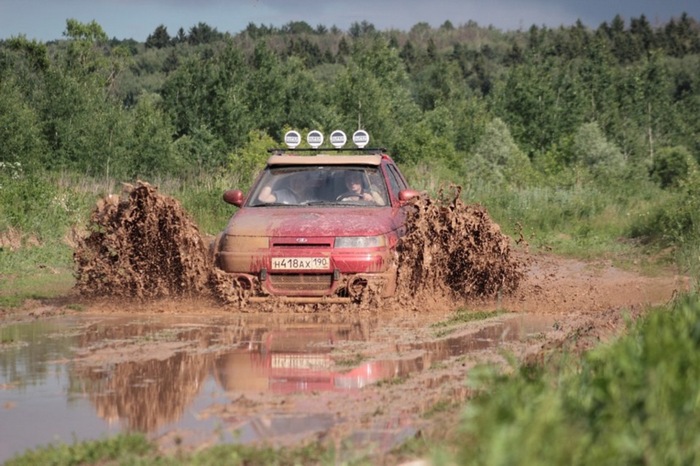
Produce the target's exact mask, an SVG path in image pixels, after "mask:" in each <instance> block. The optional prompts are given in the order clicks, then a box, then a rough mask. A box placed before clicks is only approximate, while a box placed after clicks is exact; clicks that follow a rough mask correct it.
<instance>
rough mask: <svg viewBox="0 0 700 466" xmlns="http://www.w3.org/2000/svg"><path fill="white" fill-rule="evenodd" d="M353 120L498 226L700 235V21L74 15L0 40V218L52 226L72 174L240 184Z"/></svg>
mask: <svg viewBox="0 0 700 466" xmlns="http://www.w3.org/2000/svg"><path fill="white" fill-rule="evenodd" d="M358 128H363V129H366V130H367V131H368V132H369V134H370V135H371V138H372V139H371V145H374V146H379V147H385V148H387V150H388V151H389V153H390V154H392V156H393V157H394V159H395V160H396V161H397V162H398V163H399V164H400V165H401V166H402V167H404V170H405V171H406V172H407V173H409V175H411V176H412V178H413V180H415V183H416V184H417V185H418V187H419V188H423V189H428V190H430V191H433V192H434V191H435V190H437V189H438V188H439V186H441V185H443V184H445V183H448V182H449V183H456V184H460V185H463V186H464V187H465V191H464V193H465V196H467V197H469V198H470V199H471V200H475V201H478V202H484V203H486V204H487V205H488V207H489V208H490V209H492V210H493V211H494V213H495V215H496V216H497V217H499V215H500V217H501V218H500V220H501V221H503V222H505V223H506V224H508V223H509V222H510V223H513V224H514V223H516V222H523V223H525V225H526V226H527V227H529V228H534V229H535V230H537V231H540V230H542V229H544V230H554V229H557V228H560V229H561V228H564V229H565V227H566V225H571V224H576V222H577V221H581V222H582V223H578V224H577V226H576V229H575V230H574V231H570V232H568V233H570V234H572V235H574V236H578V237H586V236H590V235H589V232H590V231H591V228H593V229H595V223H596V221H598V222H605V221H606V220H605V218H606V216H607V217H610V215H611V214H610V208H611V204H612V203H614V204H615V206H616V207H615V209H616V213H614V214H613V215H614V216H616V217H620V216H621V215H623V214H621V212H625V213H626V214H625V215H627V216H630V215H631V214H632V218H630V219H629V220H626V221H623V224H621V225H620V228H619V229H618V230H616V231H615V232H614V233H612V234H621V235H622V236H626V237H628V238H638V239H643V240H645V241H646V240H651V241H656V242H657V243H658V244H668V243H671V244H674V245H678V244H680V243H684V242H687V241H686V240H687V239H688V238H689V237H694V236H695V233H696V230H697V222H696V218H695V210H697V209H696V207H697V204H698V200H697V198H698V196H697V194H698V190H699V188H698V187H697V185H698V183H694V182H693V180H694V179H695V180H697V167H698V161H699V160H700V136H699V135H700V23H698V21H697V20H696V19H694V18H691V17H689V16H688V15H687V14H683V15H681V16H680V17H678V18H674V19H672V20H670V21H669V22H667V23H665V24H659V25H652V24H651V23H650V22H649V20H648V19H647V18H646V17H645V16H643V15H642V16H640V17H638V18H631V19H630V20H629V21H626V20H625V19H623V18H622V17H620V16H619V15H618V16H615V17H614V18H612V19H611V20H610V21H609V22H604V23H602V24H601V25H599V26H598V27H597V28H596V29H591V28H589V27H586V26H584V25H583V24H582V23H581V22H577V23H576V24H574V25H571V26H562V27H559V28H547V27H544V26H535V25H533V26H531V27H530V28H529V29H526V30H518V31H502V30H499V29H496V28H494V27H482V26H480V25H478V24H477V23H475V22H468V23H466V24H461V25H454V24H452V23H451V22H450V21H445V22H444V23H443V24H442V25H441V26H440V27H437V28H434V27H431V26H430V25H429V24H427V23H417V24H415V25H414V26H413V27H412V28H411V29H410V30H409V31H400V30H382V31H380V30H377V29H376V28H375V26H374V25H373V24H372V23H370V22H367V21H362V22H359V23H353V24H352V25H351V27H350V28H349V29H348V30H347V31H343V30H340V29H338V28H337V27H335V26H333V27H330V28H329V27H326V26H323V25H318V26H316V27H312V26H310V25H309V24H307V23H305V22H303V21H302V22H289V23H287V24H285V25H284V26H281V27H276V26H272V25H269V26H266V25H256V24H253V23H250V24H249V25H248V26H247V27H246V28H245V29H244V30H242V31H240V32H237V33H231V32H220V31H218V30H217V29H216V28H212V27H211V26H209V25H207V24H205V23H201V22H200V23H198V24H196V25H194V26H192V27H191V28H190V29H189V30H188V31H185V30H184V29H182V28H180V29H179V30H178V31H177V32H173V33H172V34H171V33H170V32H169V31H168V30H167V28H166V27H164V26H162V25H161V26H158V27H156V28H155V30H154V31H153V32H152V33H151V34H150V35H149V36H148V38H147V40H146V41H145V42H144V43H141V42H137V41H134V40H132V39H123V40H120V39H117V38H112V39H109V36H108V34H107V32H106V31H104V30H103V28H102V27H101V26H100V25H99V24H97V23H96V22H94V21H93V22H90V23H81V22H79V21H77V20H74V19H68V20H67V21H66V29H65V31H64V32H63V39H61V40H57V41H51V42H47V43H43V42H38V41H35V40H28V39H26V37H24V36H18V37H12V38H9V39H6V40H3V41H1V42H0V146H1V147H2V151H1V152H0V200H2V201H3V202H1V203H0V231H8V230H13V231H19V232H24V233H26V232H28V231H31V232H33V233H32V234H33V235H34V236H37V237H38V241H39V242H42V241H45V240H46V238H42V236H52V235H53V236H56V233H55V232H56V230H57V229H58V230H61V229H62V228H61V227H57V228H52V227H47V226H46V225H45V223H46V222H45V221H44V222H38V221H35V222H34V224H31V223H28V220H27V219H28V218H29V217H31V215H28V212H32V211H33V212H37V211H38V210H37V209H39V208H40V207H38V206H37V204H40V203H41V202H44V203H45V204H46V205H45V206H44V207H50V206H49V204H51V202H53V205H54V207H55V205H56V204H59V207H62V208H63V211H65V212H64V213H65V214H66V215H64V217H67V216H68V217H69V216H70V213H71V211H72V210H75V209H72V208H71V207H70V206H68V205H65V204H66V203H67V202H68V203H70V199H68V200H65V199H64V200H63V201H61V199H62V198H61V196H58V195H57V191H60V189H61V187H62V186H65V185H66V184H71V182H69V181H67V180H76V179H79V180H86V179H91V180H98V181H100V180H101V181H104V180H112V182H126V181H133V180H137V179H142V180H156V181H158V180H180V182H181V183H188V182H189V183H190V185H193V184H194V181H193V180H197V179H199V180H201V179H202V178H206V179H208V180H220V181H221V182H220V185H221V186H227V187H230V186H232V185H238V186H240V187H243V188H245V187H246V186H247V185H248V184H249V183H250V181H251V177H252V176H253V175H254V174H255V173H256V171H257V169H258V167H259V166H260V164H261V163H262V162H263V161H264V160H265V158H266V156H267V152H266V150H267V149H268V148H271V147H276V146H279V145H280V141H281V139H282V135H283V134H284V132H286V131H287V130H289V129H295V130H298V131H300V132H302V134H305V131H307V130H310V129H317V130H321V131H322V132H324V133H325V134H329V133H330V132H331V131H333V130H335V129H341V130H343V131H345V132H346V133H348V134H351V133H352V132H353V131H354V130H356V129H358ZM188 180H189V181H188ZM42 183H43V185H42ZM73 184H75V182H73ZM37 186H39V187H37ZM42 186H43V187H42ZM42 189H43V190H44V191H42ZM523 190H525V191H527V193H529V194H528V195H526V196H524V195H523V192H524V191H523ZM218 192H220V191H218ZM46 193H48V194H46ZM504 193H506V194H504ZM507 193H511V194H510V195H508V194H507ZM562 193H564V194H562ZM644 193H646V194H644ZM44 194H46V195H44ZM504 195H505V197H503V196H504ZM562 196H563V197H562ZM68 197H69V198H70V196H68ZM53 198H59V201H56V200H55V199H53ZM42 199H43V201H42ZM52 199H53V200H52ZM523 199H527V201H523ZM567 199H568V200H567ZM518 202H520V205H516V204H518ZM523 202H527V203H528V205H522V203H523ZM185 203H187V201H185ZM200 204H202V206H203V205H204V204H206V201H200ZM547 205H548V206H549V207H550V208H545V209H544V210H545V211H546V212H547V216H546V218H544V217H543V216H540V217H538V218H534V217H532V215H534V214H532V213H531V214H528V213H527V212H528V211H532V210H533V209H531V208H530V207H532V206H539V207H546V206H547ZM551 209H555V210H556V212H553V211H552V210H551ZM59 210H60V208H59ZM606 212H607V213H606ZM594 217H595V218H598V220H594ZM61 222H63V224H65V223H66V222H67V218H64V219H62V220H61ZM616 222H617V223H619V221H616ZM204 223H206V221H205V222H204ZM586 224H588V226H586ZM591 225H593V226H591ZM63 229H65V228H63ZM51 232H53V233H51ZM59 236H60V235H59Z"/></svg>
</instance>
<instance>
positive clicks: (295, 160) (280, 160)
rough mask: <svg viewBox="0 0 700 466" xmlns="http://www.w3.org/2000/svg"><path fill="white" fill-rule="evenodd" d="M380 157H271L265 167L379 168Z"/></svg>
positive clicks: (323, 155) (320, 155) (322, 155)
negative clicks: (324, 166)
mask: <svg viewBox="0 0 700 466" xmlns="http://www.w3.org/2000/svg"><path fill="white" fill-rule="evenodd" d="M381 163H382V155H379V154H371V155H325V154H319V155H288V154H284V155H273V156H272V157H270V158H269V159H267V165H268V166H273V165H372V166H379V165H380V164H381Z"/></svg>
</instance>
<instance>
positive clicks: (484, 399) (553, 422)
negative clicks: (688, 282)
mask: <svg viewBox="0 0 700 466" xmlns="http://www.w3.org/2000/svg"><path fill="white" fill-rule="evenodd" d="M630 330H631V331H630V333H629V334H628V335H627V336H625V337H623V338H621V339H619V340H618V341H616V342H615V343H613V344H611V345H605V346H602V347H600V348H598V349H596V350H594V351H592V352H591V353H589V354H588V355H586V356H585V357H584V358H583V360H582V361H581V362H580V364H576V365H575V366H574V365H567V364H558V365H557V367H558V368H559V369H558V370H557V371H548V370H547V369H545V368H542V367H535V368H533V367H523V368H521V369H520V371H519V373H518V374H517V375H516V376H502V375H489V376H486V377H485V378H483V377H482V378H481V379H480V382H481V383H484V384H485V385H483V387H484V388H485V390H484V394H483V395H481V396H480V397H479V398H478V399H477V400H475V401H474V402H473V403H471V404H470V405H469V407H468V408H467V409H466V411H465V418H464V421H463V429H464V433H465V436H466V437H465V442H464V444H463V446H462V448H461V451H460V453H459V456H460V461H461V463H463V464H467V463H468V464H489V465H497V464H596V465H599V464H696V463H697V462H698V460H699V458H700V443H698V442H697V438H698V434H700V406H699V405H698V403H697V400H698V399H700V385H698V383H697V380H698V379H699V378H700V351H699V350H700V301H699V300H698V298H697V297H693V298H692V299H690V298H688V299H686V300H685V301H684V302H683V303H680V304H678V305H676V306H675V307H674V308H673V309H671V310H666V309H657V310H654V311H652V312H650V314H649V315H648V316H647V317H645V318H644V319H643V320H641V321H639V322H637V323H635V324H634V325H631V329H630ZM561 357H562V358H566V355H562V356H561ZM475 381H478V378H477V379H475Z"/></svg>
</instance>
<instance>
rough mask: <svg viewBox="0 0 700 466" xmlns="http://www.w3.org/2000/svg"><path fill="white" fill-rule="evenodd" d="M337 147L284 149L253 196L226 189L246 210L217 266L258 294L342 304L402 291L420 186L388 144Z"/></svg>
mask: <svg viewBox="0 0 700 466" xmlns="http://www.w3.org/2000/svg"><path fill="white" fill-rule="evenodd" d="M293 133H294V134H293V135H292V136H293V137H295V135H296V137H298V133H295V132H293ZM312 133H315V135H316V136H317V135H319V134H320V133H318V132H313V131H312V132H311V133H309V138H308V139H309V141H310V142H311V136H312ZM337 133H339V132H334V133H333V134H332V135H331V141H332V142H333V141H334V139H333V137H334V136H335V135H337ZM341 134H342V133H341ZM365 134H366V133H365ZM288 136H289V133H288ZM288 136H287V137H285V139H286V140H287V139H288ZM337 139H338V138H337V137H336V140H337ZM321 140H322V136H321ZM335 150H336V151H337V150H338V149H335ZM333 151H334V149H324V150H321V149H318V148H316V149H313V150H312V151H311V154H312V155H302V152H293V151H292V150H290V151H286V152H283V151H278V152H277V153H276V154H275V155H272V156H271V157H270V158H269V160H268V161H267V166H266V167H265V169H264V170H263V172H262V173H261V174H260V175H259V176H258V178H257V180H256V181H255V183H254V185H253V187H252V189H251V190H250V192H249V194H248V195H247V196H246V195H245V194H244V193H243V192H242V191H240V190H230V191H226V192H225V193H224V200H225V201H226V202H228V203H230V204H233V205H235V206H238V207H240V209H239V210H238V211H237V212H236V213H235V214H234V215H233V217H232V218H231V220H230V221H229V223H228V225H227V227H226V229H225V230H224V231H223V232H222V233H221V234H220V235H219V236H217V238H216V240H215V242H214V243H213V251H214V261H215V265H216V266H217V267H219V268H220V269H221V270H223V271H224V272H226V273H227V274H230V277H231V286H233V287H239V288H241V289H243V290H248V291H249V293H248V295H249V296H250V300H251V301H259V300H264V299H266V298H267V297H269V296H280V297H285V298H286V300H289V301H295V302H329V303H330V302H333V303H342V302H359V301H362V300H363V299H364V297H366V296H368V294H370V293H376V296H383V297H386V296H390V295H392V294H393V293H394V291H395V288H396V266H395V263H396V261H395V250H396V246H397V243H398V241H399V238H400V237H401V236H402V235H403V234H404V232H405V211H404V209H405V208H406V201H408V200H409V199H411V198H413V197H416V196H417V195H418V194H419V193H418V192H417V191H415V190H412V189H409V187H408V183H407V182H406V179H405V178H404V176H403V175H402V174H401V172H400V171H399V169H398V167H397V166H396V164H395V163H394V161H393V160H392V159H391V157H389V156H388V155H387V154H386V153H384V152H383V151H382V150H373V149H362V150H361V151H355V152H360V153H359V154H356V155H330V154H328V153H329V152H333ZM307 152H308V151H307ZM345 152H347V151H345ZM304 153H306V152H304Z"/></svg>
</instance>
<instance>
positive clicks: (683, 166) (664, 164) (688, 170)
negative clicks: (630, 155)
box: [649, 146, 697, 189]
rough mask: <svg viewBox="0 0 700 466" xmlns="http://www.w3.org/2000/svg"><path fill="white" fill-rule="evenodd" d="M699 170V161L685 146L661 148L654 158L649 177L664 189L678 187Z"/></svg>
mask: <svg viewBox="0 0 700 466" xmlns="http://www.w3.org/2000/svg"><path fill="white" fill-rule="evenodd" d="M695 171H697V163H696V162H695V160H694V159H693V156H692V155H691V154H690V152H689V151H688V149H686V148H685V147H683V146H676V147H665V148H663V149H660V150H659V151H658V152H657V153H656V154H655V155H654V159H653V160H652V165H651V168H650V169H649V177H650V178H651V179H652V180H653V181H654V182H656V183H657V184H658V185H659V186H661V187H662V188H663V189H668V188H676V187H678V186H679V185H680V184H681V183H682V182H683V181H685V180H687V179H688V177H689V176H691V175H692V173H693V172H695Z"/></svg>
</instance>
